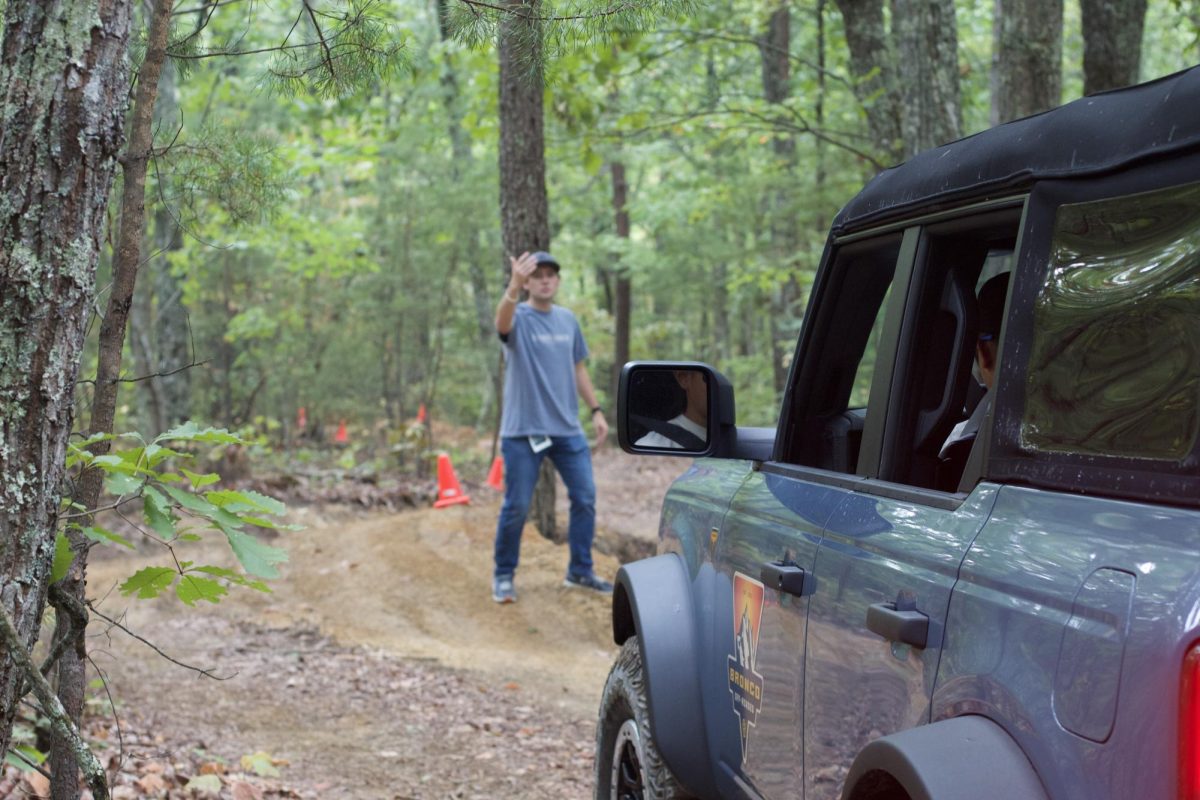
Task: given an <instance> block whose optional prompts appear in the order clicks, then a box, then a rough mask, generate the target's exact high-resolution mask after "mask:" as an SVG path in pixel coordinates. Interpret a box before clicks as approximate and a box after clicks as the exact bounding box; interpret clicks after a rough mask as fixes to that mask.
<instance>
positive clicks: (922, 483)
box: [595, 67, 1200, 800]
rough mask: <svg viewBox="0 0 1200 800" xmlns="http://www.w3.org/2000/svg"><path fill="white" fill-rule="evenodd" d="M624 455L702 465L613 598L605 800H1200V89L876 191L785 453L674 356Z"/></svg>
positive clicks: (1082, 104) (1024, 130)
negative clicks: (743, 423) (614, 650)
mask: <svg viewBox="0 0 1200 800" xmlns="http://www.w3.org/2000/svg"><path fill="white" fill-rule="evenodd" d="M997 277H999V278H1000V279H1001V280H1000V281H999V283H993V281H994V280H995V279H996V278H997ZM989 284H991V285H993V286H999V287H1000V290H999V291H998V292H996V291H994V292H992V294H993V295H994V296H995V297H996V298H997V299H996V300H994V301H992V302H991V304H990V305H991V306H992V307H991V308H990V309H989V308H988V306H989V303H988V302H985V300H984V294H985V293H986V290H985V287H986V286H987V285H989ZM989 317H990V318H992V320H993V321H992V322H989ZM697 387H699V388H697ZM618 429H619V430H618V438H619V440H620V443H621V446H622V447H623V448H624V449H625V450H626V451H628V452H633V453H647V454H656V455H660V456H667V455H675V456H679V455H686V456H690V457H695V459H696V460H695V461H694V462H693V463H692V464H691V465H690V467H689V468H688V469H687V471H686V472H685V473H684V474H683V475H682V476H681V477H680V478H679V479H678V480H677V481H676V482H675V483H674V485H673V486H672V488H671V490H670V491H669V493H668V495H667V497H666V499H665V501H664V504H663V509H662V516H661V522H660V528H659V547H658V555H656V556H654V557H652V558H648V559H644V560H641V561H637V562H634V563H631V564H628V565H626V566H625V567H623V568H622V569H621V570H620V572H619V574H618V578H617V586H616V590H615V592H614V596H613V607H612V625H613V635H614V638H615V640H616V642H617V644H619V645H620V646H621V651H620V654H619V656H618V658H617V661H616V663H615V665H614V666H613V669H612V672H611V674H610V677H609V679H608V682H607V684H606V686H605V689H604V694H603V699H602V702H601V708H600V712H599V721H598V726H597V736H596V746H597V749H596V775H595V779H596V782H595V786H596V797H597V798H603V799H604V800H610V799H615V798H642V797H647V798H649V797H654V798H681V797H699V798H766V800H782V799H783V798H804V800H825V798H843V800H904V799H906V798H911V800H948V799H950V798H971V799H972V800H982V799H986V798H1007V799H1009V800H1012V799H1014V798H1028V799H1029V800H1043V799H1045V798H1054V800H1167V798H1170V799H1171V800H1198V799H1200V67H1198V68H1194V69H1192V70H1189V71H1185V72H1181V73H1178V74H1176V75H1172V76H1169V77H1166V78H1163V79H1160V80H1157V81H1154V82H1151V83H1147V84H1143V85H1140V86H1135V87H1131V88H1128V89H1124V90H1118V91H1113V92H1109V93H1105V94H1101V95H1096V96H1091V97H1086V98H1083V99H1081V100H1078V101H1076V102H1073V103H1070V104H1068V105H1065V106H1062V107H1061V108H1058V109H1055V110H1052V111H1049V112H1046V113H1043V114H1040V115H1037V116H1033V117H1029V118H1026V119H1021V120H1017V121H1014V122H1010V123H1007V124H1005V125H1001V126H999V127H996V128H993V129H991V130H988V131H985V132H983V133H980V134H978V135H975V136H971V137H968V138H965V139H962V140H960V141H956V142H953V143H950V144H947V145H945V146H942V147H938V148H935V149H933V150H930V151H927V152H924V153H921V154H919V155H917V156H916V157H914V158H912V159H911V160H910V161H908V162H907V163H905V164H902V165H900V166H898V167H895V168H892V169H889V170H886V171H884V172H882V173H881V174H880V175H878V176H877V177H876V178H874V179H873V180H872V181H871V182H870V183H868V184H867V186H866V187H865V188H864V189H863V190H862V191H861V192H860V193H859V194H858V195H857V196H856V197H855V198H854V199H852V200H851V201H850V202H849V203H848V204H847V205H846V206H845V207H844V208H843V209H842V211H841V212H840V213H839V215H838V216H837V218H836V219H835V221H834V222H833V225H832V229H831V231H830V233H829V237H828V243H827V246H826V248H825V252H824V255H823V257H822V259H821V263H820V267H819V270H818V273H817V276H816V279H815V282H814V284H813V288H812V292H811V296H810V299H809V305H808V309H807V311H806V313H805V316H804V320H803V327H802V330H801V333H800V337H799V341H798V343H797V346H796V351H795V357H794V359H793V361H792V365H791V368H790V375H789V378H788V384H787V388H786V391H785V394H784V396H783V403H782V409H781V411H780V415H779V419H778V425H777V427H775V428H771V429H762V428H746V427H738V426H737V425H736V421H735V412H734V392H733V389H732V388H731V386H730V383H729V382H728V381H727V380H726V379H725V378H724V377H723V376H722V375H721V374H720V373H719V372H717V371H716V370H715V369H713V368H712V367H710V366H708V365H705V364H701V363H697V362H687V361H681V362H633V363H630V364H627V365H626V366H625V368H624V371H623V374H622V377H621V384H620V394H619V400H618Z"/></svg>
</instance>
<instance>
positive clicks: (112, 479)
mask: <svg viewBox="0 0 1200 800" xmlns="http://www.w3.org/2000/svg"><path fill="white" fill-rule="evenodd" d="M104 488H105V490H106V491H107V492H108V493H109V494H115V495H117V496H122V495H127V494H136V493H137V490H138V489H140V488H142V480H141V479H140V478H135V477H134V476H132V475H126V474H124V473H121V472H113V473H110V474H109V476H108V478H107V479H106V480H105V481H104Z"/></svg>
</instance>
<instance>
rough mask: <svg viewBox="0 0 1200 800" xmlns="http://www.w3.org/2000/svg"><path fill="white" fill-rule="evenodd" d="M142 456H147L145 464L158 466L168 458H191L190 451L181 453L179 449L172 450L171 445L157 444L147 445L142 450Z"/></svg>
mask: <svg viewBox="0 0 1200 800" xmlns="http://www.w3.org/2000/svg"><path fill="white" fill-rule="evenodd" d="M142 456H143V457H144V458H145V466H147V467H156V466H158V465H159V464H161V463H162V462H164V461H166V460H167V459H168V458H178V457H181V456H182V457H183V458H191V455H190V454H188V453H181V452H179V451H178V450H172V449H171V448H169V447H161V446H159V445H157V444H150V445H146V448H145V449H144V450H143V451H142Z"/></svg>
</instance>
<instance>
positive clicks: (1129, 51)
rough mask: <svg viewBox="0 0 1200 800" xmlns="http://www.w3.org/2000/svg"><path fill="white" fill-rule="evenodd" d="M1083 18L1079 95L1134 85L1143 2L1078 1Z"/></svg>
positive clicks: (1143, 20) (1143, 21) (1143, 24)
mask: <svg viewBox="0 0 1200 800" xmlns="http://www.w3.org/2000/svg"><path fill="white" fill-rule="evenodd" d="M1079 5H1080V12H1081V14H1082V17H1083V93H1084V94H1095V93H1096V92H1103V91H1105V90H1106V89H1118V88H1120V87H1122V86H1129V85H1131V84H1134V83H1137V82H1138V71H1139V70H1140V69H1141V64H1142V32H1143V30H1145V27H1146V0H1080V3H1079Z"/></svg>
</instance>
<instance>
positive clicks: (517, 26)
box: [499, 0, 557, 540]
mask: <svg viewBox="0 0 1200 800" xmlns="http://www.w3.org/2000/svg"><path fill="white" fill-rule="evenodd" d="M506 7H507V8H508V9H510V12H511V13H507V14H505V15H504V17H503V19H502V20H501V22H500V42H499V49H500V228H501V235H502V238H503V241H504V251H505V253H506V254H509V255H514V256H518V255H520V254H521V253H523V252H525V251H527V250H529V251H533V250H549V249H550V201H549V199H548V198H547V196H546V156H545V134H544V132H543V124H544V119H543V111H542V92H543V76H542V61H541V48H542V27H541V22H540V21H539V20H538V18H537V16H538V13H539V8H540V5H539V3H538V0H511V2H507V3H506ZM502 262H503V264H504V265H505V268H507V266H508V259H507V258H502ZM529 513H530V515H531V516H532V517H533V523H534V524H535V525H536V526H537V529H538V531H539V532H540V533H541V534H542V536H545V537H546V538H547V539H551V540H555V539H556V536H557V524H556V522H555V519H554V470H553V469H552V468H551V466H550V463H549V461H548V460H547V461H545V462H543V464H542V471H541V474H540V475H539V477H538V482H537V487H536V488H535V489H534V490H533V502H532V504H531V505H530V507H529Z"/></svg>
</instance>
